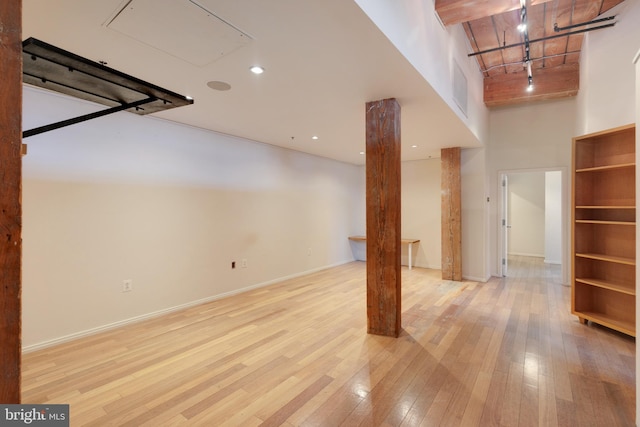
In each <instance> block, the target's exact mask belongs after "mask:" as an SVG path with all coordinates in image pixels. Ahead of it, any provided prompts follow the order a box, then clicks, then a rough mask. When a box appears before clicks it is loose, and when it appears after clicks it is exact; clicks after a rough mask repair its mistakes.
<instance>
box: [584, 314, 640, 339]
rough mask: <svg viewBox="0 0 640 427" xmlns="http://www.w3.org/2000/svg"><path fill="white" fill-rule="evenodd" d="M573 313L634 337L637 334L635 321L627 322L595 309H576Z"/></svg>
mask: <svg viewBox="0 0 640 427" xmlns="http://www.w3.org/2000/svg"><path fill="white" fill-rule="evenodd" d="M573 314H575V315H576V316H578V317H582V318H583V319H587V320H591V321H592V322H594V323H597V324H598V325H602V326H606V327H608V328H611V329H615V330H616V331H620V332H622V333H625V334H627V335H631V336H632V337H635V336H636V325H635V323H634V322H627V321H624V320H621V319H616V318H614V317H611V316H609V315H607V314H604V313H597V312H593V311H574V312H573Z"/></svg>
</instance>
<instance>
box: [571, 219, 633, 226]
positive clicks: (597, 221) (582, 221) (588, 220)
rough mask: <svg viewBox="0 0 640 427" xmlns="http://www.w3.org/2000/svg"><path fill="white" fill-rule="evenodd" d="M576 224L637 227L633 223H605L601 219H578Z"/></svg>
mask: <svg viewBox="0 0 640 427" xmlns="http://www.w3.org/2000/svg"><path fill="white" fill-rule="evenodd" d="M576 224H605V225H636V223H635V222H631V221H603V220H599V219H598V220H596V219H576Z"/></svg>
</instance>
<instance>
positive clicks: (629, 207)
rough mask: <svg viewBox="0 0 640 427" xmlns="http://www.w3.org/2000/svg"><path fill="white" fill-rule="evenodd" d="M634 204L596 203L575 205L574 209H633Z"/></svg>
mask: <svg viewBox="0 0 640 427" xmlns="http://www.w3.org/2000/svg"><path fill="white" fill-rule="evenodd" d="M635 208H636V207H635V206H620V205H617V206H604V205H596V206H576V209H635Z"/></svg>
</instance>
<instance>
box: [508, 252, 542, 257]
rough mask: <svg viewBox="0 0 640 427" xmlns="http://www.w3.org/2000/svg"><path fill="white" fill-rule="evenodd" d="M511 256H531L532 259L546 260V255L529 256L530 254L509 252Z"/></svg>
mask: <svg viewBox="0 0 640 427" xmlns="http://www.w3.org/2000/svg"><path fill="white" fill-rule="evenodd" d="M509 255H514V256H530V257H532V258H544V254H529V253H523V252H509V254H508V255H507V256H509Z"/></svg>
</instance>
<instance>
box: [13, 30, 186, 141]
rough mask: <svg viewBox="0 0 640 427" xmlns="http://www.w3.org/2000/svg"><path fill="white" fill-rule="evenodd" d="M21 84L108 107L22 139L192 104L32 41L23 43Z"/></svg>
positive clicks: (44, 44)
mask: <svg viewBox="0 0 640 427" xmlns="http://www.w3.org/2000/svg"><path fill="white" fill-rule="evenodd" d="M22 62H23V70H22V73H23V78H22V81H23V82H24V83H28V84H31V85H34V86H38V87H42V88H45V89H49V90H53V91H55V92H60V93H63V94H66V95H70V96H73V97H76V98H80V99H84V100H87V101H92V102H96V103H98V104H102V105H106V106H108V107H110V108H108V109H105V110H102V111H98V112H95V113H90V114H86V115H83V116H80V117H76V118H72V119H68V120H63V121H61V122H57V123H53V124H50V125H46V126H41V127H38V128H35V129H31V130H28V131H24V132H23V133H22V137H23V138H27V137H29V136H33V135H38V134H40V133H43V132H48V131H50V130H54V129H59V128H61V127H65V126H69V125H72V124H76V123H80V122H83V121H86V120H91V119H95V118H97V117H102V116H105V115H107V114H112V113H116V112H118V111H129V112H132V113H136V114H141V115H144V114H151V113H156V112H158V111H164V110H167V109H170V108H175V107H181V106H185V105H190V104H193V99H191V98H189V97H186V96H183V95H179V94H177V93H175V92H172V91H170V90H167V89H164V88H161V87H159V86H156V85H153V84H151V83H148V82H145V81H143V80H140V79H138V78H135V77H132V76H130V75H128V74H125V73H122V72H120V71H117V70H114V69H112V68H109V67H107V66H106V65H104V64H101V63H99V62H94V61H91V60H89V59H86V58H83V57H81V56H78V55H76V54H73V53H71V52H68V51H66V50H63V49H60V48H58V47H55V46H52V45H50V44H48V43H45V42H42V41H40V40H37V39H34V38H28V39H27V40H25V41H24V42H23V43H22Z"/></svg>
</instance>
